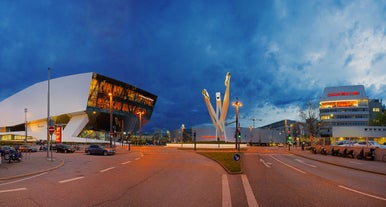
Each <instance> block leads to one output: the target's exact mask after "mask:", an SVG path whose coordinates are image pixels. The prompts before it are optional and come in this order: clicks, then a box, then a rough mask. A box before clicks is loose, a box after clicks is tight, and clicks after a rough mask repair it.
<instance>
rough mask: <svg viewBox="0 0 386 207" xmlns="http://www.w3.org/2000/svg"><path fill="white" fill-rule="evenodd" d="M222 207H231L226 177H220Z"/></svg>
mask: <svg viewBox="0 0 386 207" xmlns="http://www.w3.org/2000/svg"><path fill="white" fill-rule="evenodd" d="M221 183H222V207H232V200H231V191H230V189H229V182H228V177H227V175H225V174H224V175H222V182H221Z"/></svg>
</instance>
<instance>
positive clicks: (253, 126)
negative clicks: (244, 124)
mask: <svg viewBox="0 0 386 207" xmlns="http://www.w3.org/2000/svg"><path fill="white" fill-rule="evenodd" d="M255 121H262V119H256V118H253V119H252V122H253V125H252V126H249V130H250V133H251V134H250V135H251V138H250V143H251V145H252V134H253V133H252V132H253V129H254V128H255Z"/></svg>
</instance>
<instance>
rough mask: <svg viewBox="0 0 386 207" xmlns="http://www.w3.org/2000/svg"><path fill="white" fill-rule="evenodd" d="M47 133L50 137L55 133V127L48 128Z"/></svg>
mask: <svg viewBox="0 0 386 207" xmlns="http://www.w3.org/2000/svg"><path fill="white" fill-rule="evenodd" d="M48 132H49V133H50V135H51V136H52V134H53V133H54V132H55V127H54V126H50V127H49V128H48Z"/></svg>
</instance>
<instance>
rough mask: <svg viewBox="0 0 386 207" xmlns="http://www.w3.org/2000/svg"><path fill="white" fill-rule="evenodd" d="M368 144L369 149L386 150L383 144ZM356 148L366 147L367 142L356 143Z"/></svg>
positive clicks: (373, 142)
mask: <svg viewBox="0 0 386 207" xmlns="http://www.w3.org/2000/svg"><path fill="white" fill-rule="evenodd" d="M367 143H369V147H376V148H385V149H386V146H385V145H381V144H379V143H378V142H375V141H367ZM354 146H357V147H366V146H367V144H366V142H358V143H355V144H354Z"/></svg>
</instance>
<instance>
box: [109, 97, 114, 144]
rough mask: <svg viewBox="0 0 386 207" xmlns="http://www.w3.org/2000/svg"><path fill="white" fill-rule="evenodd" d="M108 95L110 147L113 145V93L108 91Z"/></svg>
mask: <svg viewBox="0 0 386 207" xmlns="http://www.w3.org/2000/svg"><path fill="white" fill-rule="evenodd" d="M109 96H110V147H113V141H112V136H113V94H112V93H109Z"/></svg>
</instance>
